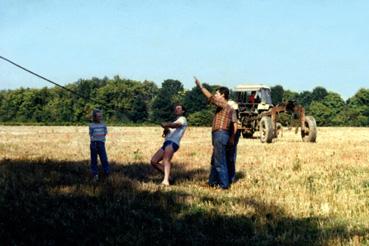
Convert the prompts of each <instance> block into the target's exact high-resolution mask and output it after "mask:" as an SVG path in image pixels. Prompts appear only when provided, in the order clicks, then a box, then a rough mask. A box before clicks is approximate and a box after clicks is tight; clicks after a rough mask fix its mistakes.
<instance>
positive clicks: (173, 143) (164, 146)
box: [161, 141, 179, 152]
mask: <svg viewBox="0 0 369 246" xmlns="http://www.w3.org/2000/svg"><path fill="white" fill-rule="evenodd" d="M169 145H172V148H173V150H174V152H177V150H178V149H179V146H178V144H176V143H175V142H172V141H165V142H164V144H163V146H162V147H161V149H162V150H163V151H165V148H166V147H167V146H169Z"/></svg>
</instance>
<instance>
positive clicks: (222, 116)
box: [209, 96, 237, 132]
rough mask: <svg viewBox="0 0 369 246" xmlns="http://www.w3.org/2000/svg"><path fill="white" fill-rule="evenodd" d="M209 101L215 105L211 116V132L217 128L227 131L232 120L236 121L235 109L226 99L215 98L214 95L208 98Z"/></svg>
mask: <svg viewBox="0 0 369 246" xmlns="http://www.w3.org/2000/svg"><path fill="white" fill-rule="evenodd" d="M209 102H210V103H212V104H214V105H215V106H217V110H216V112H215V115H214V118H213V126H212V129H211V130H212V132H215V131H218V130H224V131H229V130H230V128H231V123H232V122H237V117H236V114H235V111H234V110H233V108H232V107H231V106H229V105H228V103H227V101H223V100H222V101H220V100H216V99H215V97H214V96H211V97H210V98H209Z"/></svg>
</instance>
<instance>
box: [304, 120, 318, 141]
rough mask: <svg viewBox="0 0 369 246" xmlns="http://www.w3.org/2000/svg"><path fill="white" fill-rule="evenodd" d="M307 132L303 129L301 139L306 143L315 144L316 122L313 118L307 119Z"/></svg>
mask: <svg viewBox="0 0 369 246" xmlns="http://www.w3.org/2000/svg"><path fill="white" fill-rule="evenodd" d="M304 124H305V131H304V130H302V129H301V137H302V141H304V142H311V143H315V141H316V135H317V130H316V121H315V119H314V117H313V116H306V117H305V123H304Z"/></svg>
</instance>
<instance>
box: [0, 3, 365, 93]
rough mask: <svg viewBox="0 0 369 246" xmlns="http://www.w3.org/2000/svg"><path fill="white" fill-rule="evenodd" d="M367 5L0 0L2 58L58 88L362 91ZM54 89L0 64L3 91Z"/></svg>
mask: <svg viewBox="0 0 369 246" xmlns="http://www.w3.org/2000/svg"><path fill="white" fill-rule="evenodd" d="M368 12H369V1H366V0H352V1H341V0H330V1H328V0H305V1H303V0H278V1H277V0H253V1H248V0H244V1H236V0H234V1H226V0H223V1H217V0H213V1H206V0H202V1H200V0H187V1H184V0H183V1H175V0H160V1H159V0H157V1H149V0H147V1H140V0H136V1H133V0H132V1H112V0H111V1H95V0H89V1H69V0H64V1H62V0H60V1H55V0H23V1H20V0H0V55H1V56H4V57H7V58H9V59H11V60H13V61H15V62H16V63H19V64H21V65H23V66H25V67H27V68H29V69H31V70H33V71H35V72H36V73H40V74H41V75H43V76H45V77H47V78H49V79H51V80H54V81H56V82H58V83H61V84H67V83H71V82H75V81H77V80H78V79H80V78H84V79H89V78H91V77H99V78H102V77H104V76H108V77H113V76H114V75H120V76H121V77H124V78H128V79H134V80H140V81H143V80H151V81H154V82H155V83H156V84H157V85H159V86H160V85H161V83H162V82H163V80H165V79H169V78H170V79H178V80H180V81H181V82H182V83H183V84H184V86H185V88H187V89H190V88H192V87H193V86H194V82H193V77H192V76H193V75H196V76H197V77H198V78H199V79H200V80H202V81H203V82H207V83H210V84H222V85H225V86H228V87H234V86H235V85H237V84H240V83H265V84H268V85H270V86H273V85H277V84H280V85H282V86H283V87H284V88H285V89H290V90H293V91H298V92H301V91H303V90H312V89H313V88H314V87H316V86H324V87H325V88H326V89H327V90H329V91H334V92H338V93H339V94H341V96H342V97H343V98H344V99H347V98H349V97H351V96H353V95H354V94H355V93H356V92H357V91H358V90H359V89H360V88H368V87H369V28H368V24H369V15H368ZM21 86H23V87H37V88H40V87H43V86H51V85H50V84H49V83H47V82H46V81H43V80H40V79H38V78H36V77H34V76H33V75H30V74H27V73H26V72H24V71H22V70H19V69H17V68H15V67H13V66H12V65H10V64H8V63H5V62H3V61H2V60H0V89H14V88H18V87H21Z"/></svg>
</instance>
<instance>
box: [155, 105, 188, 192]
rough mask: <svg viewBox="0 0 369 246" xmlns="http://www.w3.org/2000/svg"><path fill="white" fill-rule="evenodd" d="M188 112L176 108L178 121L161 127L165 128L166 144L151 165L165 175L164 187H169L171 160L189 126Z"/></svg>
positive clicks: (179, 107) (179, 106)
mask: <svg viewBox="0 0 369 246" xmlns="http://www.w3.org/2000/svg"><path fill="white" fill-rule="evenodd" d="M185 112H186V110H185V108H184V107H183V106H182V105H177V106H176V107H175V110H174V113H175V115H176V116H177V119H176V120H175V121H174V122H163V123H161V124H160V125H161V126H162V127H163V128H164V134H163V135H164V136H165V140H164V144H163V146H162V147H161V148H160V149H159V150H158V151H157V152H156V153H155V154H154V155H153V157H152V158H151V165H152V166H153V167H154V168H155V169H156V170H158V171H160V172H161V173H164V179H163V181H162V182H161V183H162V184H163V185H169V176H170V169H171V166H172V163H171V160H172V158H173V155H174V153H175V152H177V151H178V149H179V145H180V141H181V138H182V137H183V134H184V133H185V131H186V128H187V126H188V124H187V119H186V117H184V113H185Z"/></svg>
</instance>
